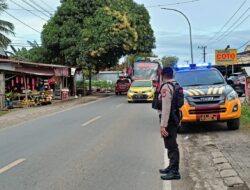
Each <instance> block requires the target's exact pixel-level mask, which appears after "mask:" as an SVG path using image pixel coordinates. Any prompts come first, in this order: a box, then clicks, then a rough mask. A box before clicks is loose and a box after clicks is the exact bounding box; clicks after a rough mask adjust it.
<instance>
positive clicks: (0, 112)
mask: <svg viewBox="0 0 250 190" xmlns="http://www.w3.org/2000/svg"><path fill="white" fill-rule="evenodd" d="M7 113H8V111H1V110H0V117H1V116H2V115H5V114H7Z"/></svg>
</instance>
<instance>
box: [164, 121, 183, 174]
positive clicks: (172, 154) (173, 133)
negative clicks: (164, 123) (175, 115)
mask: <svg viewBox="0 0 250 190" xmlns="http://www.w3.org/2000/svg"><path fill="white" fill-rule="evenodd" d="M167 131H168V133H169V136H168V137H164V144H165V148H166V149H167V150H168V159H169V167H170V168H171V169H174V170H177V171H179V162H180V152H179V148H178V144H177V127H176V126H175V125H169V126H168V127H167Z"/></svg>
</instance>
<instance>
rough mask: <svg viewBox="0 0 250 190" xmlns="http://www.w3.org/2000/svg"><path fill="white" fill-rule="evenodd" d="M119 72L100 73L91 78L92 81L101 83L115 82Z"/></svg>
mask: <svg viewBox="0 0 250 190" xmlns="http://www.w3.org/2000/svg"><path fill="white" fill-rule="evenodd" d="M120 74H121V71H100V72H99V73H98V74H96V75H95V76H93V80H103V81H117V79H119V76H120Z"/></svg>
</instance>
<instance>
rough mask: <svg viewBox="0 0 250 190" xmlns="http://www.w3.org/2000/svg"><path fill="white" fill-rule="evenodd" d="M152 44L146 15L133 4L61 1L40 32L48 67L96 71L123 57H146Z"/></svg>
mask: <svg viewBox="0 0 250 190" xmlns="http://www.w3.org/2000/svg"><path fill="white" fill-rule="evenodd" d="M154 42H155V38H154V34H153V30H152V29H151V26H150V17H149V14H148V12H147V10H146V9H145V7H144V6H143V5H138V4H136V3H135V2H134V1H133V0H106V1H103V0H95V1H89V0H63V1H62V5H61V6H60V7H59V8H58V10H57V11H56V13H55V15H54V16H53V17H52V18H51V19H50V20H49V22H48V23H47V24H46V25H45V26H44V30H43V32H42V43H43V45H44V47H45V49H47V52H46V53H47V54H46V57H48V58H49V59H50V60H51V62H52V63H58V64H65V65H73V66H76V65H81V66H83V67H91V68H93V69H95V70H96V71H99V70H100V69H104V68H107V67H108V68H109V67H112V66H114V65H116V64H117V63H118V60H119V59H120V58H121V57H122V56H124V55H127V54H135V53H138V52H146V53H149V52H151V50H152V48H154V47H155V46H154Z"/></svg>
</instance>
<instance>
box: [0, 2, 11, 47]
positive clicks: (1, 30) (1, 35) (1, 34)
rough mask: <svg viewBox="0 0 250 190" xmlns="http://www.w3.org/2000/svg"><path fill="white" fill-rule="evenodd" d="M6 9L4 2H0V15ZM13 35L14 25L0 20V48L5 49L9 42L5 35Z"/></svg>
mask: <svg viewBox="0 0 250 190" xmlns="http://www.w3.org/2000/svg"><path fill="white" fill-rule="evenodd" d="M7 8H8V6H7V4H6V2H5V0H0V14H1V13H2V12H4V11H5V10H6V9H7ZM9 34H12V35H14V25H13V24H12V23H10V22H8V21H5V20H1V19H0V47H1V48H6V47H7V46H8V45H9V43H10V42H11V40H10V39H9V38H8V37H6V35H9Z"/></svg>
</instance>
